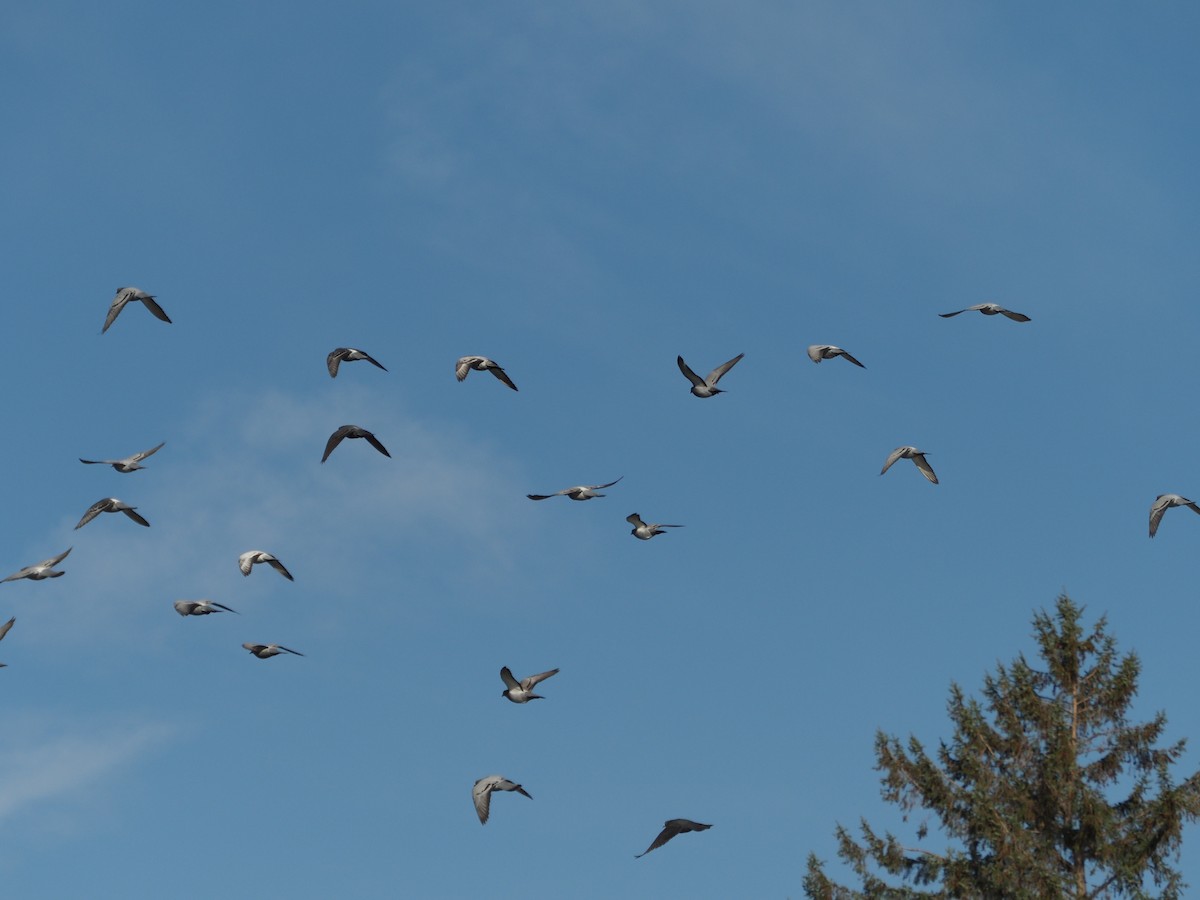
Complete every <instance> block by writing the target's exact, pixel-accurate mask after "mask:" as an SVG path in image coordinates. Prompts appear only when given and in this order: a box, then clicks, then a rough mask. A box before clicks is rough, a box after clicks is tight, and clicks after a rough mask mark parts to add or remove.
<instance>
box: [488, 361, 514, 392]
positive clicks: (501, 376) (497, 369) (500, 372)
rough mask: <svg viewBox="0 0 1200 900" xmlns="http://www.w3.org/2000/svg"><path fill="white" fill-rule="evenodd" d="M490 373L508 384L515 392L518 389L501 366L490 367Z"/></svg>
mask: <svg viewBox="0 0 1200 900" xmlns="http://www.w3.org/2000/svg"><path fill="white" fill-rule="evenodd" d="M488 371H490V372H491V373H492V374H493V375H495V376H496V377H497V378H499V379H500V380H501V381H503V382H504V383H505V384H507V385H508V386H509V387H510V388H512V389H513V390H514V391H515V390H516V389H517V386H516V385H515V384H513V383H512V379H511V378H509V377H508V373H507V372H505V371H504V370H503V369H502V368H500V367H499V366H496V365H492V366H488Z"/></svg>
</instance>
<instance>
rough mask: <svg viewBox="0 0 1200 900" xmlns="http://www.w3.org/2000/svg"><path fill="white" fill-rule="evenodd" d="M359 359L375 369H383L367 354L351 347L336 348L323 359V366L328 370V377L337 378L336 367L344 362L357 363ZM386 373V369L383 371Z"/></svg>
mask: <svg viewBox="0 0 1200 900" xmlns="http://www.w3.org/2000/svg"><path fill="white" fill-rule="evenodd" d="M360 359H365V360H366V361H367V362H369V363H370V364H371V365H373V366H375V367H376V368H377V369H383V366H381V365H380V364H379V361H378V360H377V359H375V358H374V357H372V356H371V355H370V354H369V353H365V352H364V351H362V350H355V349H354V348H353V347H338V348H337V349H336V350H334V351H333V352H332V353H330V354H329V355H328V356H327V357H325V366H326V367H327V368H328V369H329V377H330V378H337V373H338V366H340V365H341V364H342V363H344V362H358V361H359V360H360ZM383 371H385V372H386V371H387V369H383Z"/></svg>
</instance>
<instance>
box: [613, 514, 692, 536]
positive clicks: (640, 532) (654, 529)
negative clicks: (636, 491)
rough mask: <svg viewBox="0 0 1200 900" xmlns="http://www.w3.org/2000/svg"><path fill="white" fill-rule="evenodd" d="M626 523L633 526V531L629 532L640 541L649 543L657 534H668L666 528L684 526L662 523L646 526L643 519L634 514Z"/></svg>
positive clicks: (626, 518) (629, 516)
mask: <svg viewBox="0 0 1200 900" xmlns="http://www.w3.org/2000/svg"><path fill="white" fill-rule="evenodd" d="M625 521H626V522H628V523H629V524H630V525H632V526H633V530H632V531H631V532H629V533H630V534H632V535H633V536H634V537H635V538H637V539H638V540H640V541H648V540H650V538H652V537H654V536H655V535H656V534H666V532H665V531H663V529H664V528H682V527H683V526H682V525H664V524H662V523H661V522H654V523H653V524H650V525H648V524H646V523H645V522H643V521H642V517H641V516H639V515H638V514H637V513H632V514H631V515H628V516H626V517H625Z"/></svg>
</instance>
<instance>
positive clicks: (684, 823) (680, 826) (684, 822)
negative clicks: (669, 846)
mask: <svg viewBox="0 0 1200 900" xmlns="http://www.w3.org/2000/svg"><path fill="white" fill-rule="evenodd" d="M710 828H712V826H711V825H704V824H701V823H700V822H693V821H692V820H691V819H668V820H667V821H666V822H664V823H663V830H662V831H660V832H659V833H658V837H656V838H655V839H654V840H653V841H652V842H651V843H650V846H649V847H647V848H646V849H645V850H643V851H642V852H641V853H635V854H634V857H633V858H634V859H641V858H642V857H643V856H645V855H646V854H647V853H649V852H650V851H651V850H657V849H658V848H659V847H661V846H662V845H663V844H665V843H666V842H667V841H669V840H670V839H671V838H673V837H675V835H677V834H687V833H688V832H689V831H708V829H710Z"/></svg>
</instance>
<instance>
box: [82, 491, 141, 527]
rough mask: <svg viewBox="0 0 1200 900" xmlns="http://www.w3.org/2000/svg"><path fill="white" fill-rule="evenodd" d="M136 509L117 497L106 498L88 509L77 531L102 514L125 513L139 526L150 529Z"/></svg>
mask: <svg viewBox="0 0 1200 900" xmlns="http://www.w3.org/2000/svg"><path fill="white" fill-rule="evenodd" d="M136 509H137V507H136V506H130V505H129V504H128V503H125V502H124V501H122V500H118V499H117V498H116V497H105V498H104V499H103V500H97V501H96V502H95V503H93V504H92V505H91V506H89V507H88V511H87V512H85V513H84V514H83V518H82V519H80V520H79V524H78V525H76V526H75V529H76V530H79V529H80V528H82V527H83V526H84V525H86V524H87V523H88V522H90V521H92V519H94V518H96V516H98V515H100V513H116V512H122V513H125V515H127V516H129V518H131V519H133V521H135V522H137V523H138V524H139V525H142V526H144V527H146V528H149V527H150V523H149V522H147V521H146V520H145V519H143V518H142V517H141V516H140V515H138V514H137V513H136V512H135V510H136Z"/></svg>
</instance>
